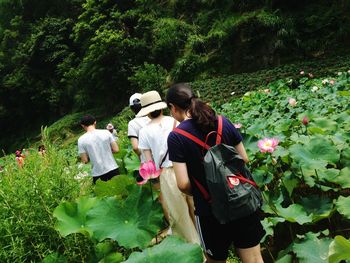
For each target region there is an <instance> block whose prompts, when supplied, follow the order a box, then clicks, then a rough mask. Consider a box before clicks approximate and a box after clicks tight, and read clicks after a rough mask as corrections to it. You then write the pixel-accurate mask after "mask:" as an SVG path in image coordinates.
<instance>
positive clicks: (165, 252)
mask: <svg viewBox="0 0 350 263" xmlns="http://www.w3.org/2000/svg"><path fill="white" fill-rule="evenodd" d="M124 262H125V263H144V262H152V263H164V262H167V263H179V262H181V263H197V262H198V263H201V262H203V255H202V250H201V248H200V247H199V246H198V245H195V244H189V243H186V242H184V241H183V240H181V239H180V238H177V237H175V236H169V237H167V238H166V239H164V240H163V241H162V242H161V243H160V244H159V245H156V246H154V247H151V248H147V249H145V250H144V251H142V252H133V253H132V254H131V255H130V257H129V259H128V260H127V261H124Z"/></svg>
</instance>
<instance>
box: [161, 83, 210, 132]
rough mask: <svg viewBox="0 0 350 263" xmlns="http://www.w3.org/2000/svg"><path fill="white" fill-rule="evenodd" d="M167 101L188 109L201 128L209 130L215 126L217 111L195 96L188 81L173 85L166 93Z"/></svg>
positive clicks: (185, 109)
mask: <svg viewBox="0 0 350 263" xmlns="http://www.w3.org/2000/svg"><path fill="white" fill-rule="evenodd" d="M166 102H167V104H168V105H169V103H171V104H173V105H175V106H177V107H178V108H180V109H182V110H184V111H188V112H189V114H190V115H191V117H192V119H193V120H194V122H195V123H196V125H197V126H198V128H199V129H201V130H202V131H204V132H209V131H211V130H213V129H214V128H215V121H216V114H215V111H214V110H213V109H212V108H211V107H210V106H209V105H208V104H206V103H205V102H203V101H201V100H200V99H199V98H197V97H196V96H195V94H194V93H193V91H192V89H191V87H190V86H189V85H188V84H187V83H178V84H174V85H172V86H171V87H170V88H169V90H168V92H167V95H166Z"/></svg>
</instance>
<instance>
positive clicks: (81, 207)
mask: <svg viewBox="0 0 350 263" xmlns="http://www.w3.org/2000/svg"><path fill="white" fill-rule="evenodd" d="M97 203H98V200H97V199H96V198H89V197H80V198H79V199H78V200H77V201H76V202H63V203H61V204H60V205H59V206H58V207H56V209H55V210H54V212H53V215H54V217H56V218H57V224H56V229H57V230H58V231H59V232H60V233H61V235H62V236H67V235H69V234H72V233H83V234H86V233H89V234H90V235H91V234H92V231H91V229H90V228H89V227H88V226H87V225H86V222H87V213H88V212H89V211H90V209H91V208H92V207H94V206H95V205H96V204H97Z"/></svg>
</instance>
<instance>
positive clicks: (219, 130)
mask: <svg viewBox="0 0 350 263" xmlns="http://www.w3.org/2000/svg"><path fill="white" fill-rule="evenodd" d="M221 138H222V116H221V115H218V131H217V135H216V144H220V143H221Z"/></svg>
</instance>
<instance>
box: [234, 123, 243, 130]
mask: <svg viewBox="0 0 350 263" xmlns="http://www.w3.org/2000/svg"><path fill="white" fill-rule="evenodd" d="M233 126H235V128H236V129H240V128H241V127H242V123H234V124H233Z"/></svg>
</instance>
